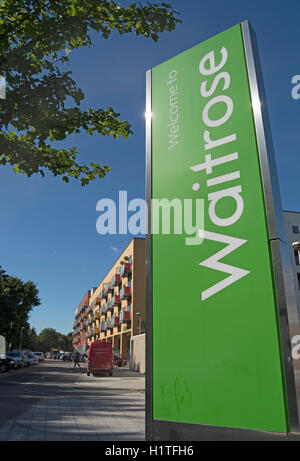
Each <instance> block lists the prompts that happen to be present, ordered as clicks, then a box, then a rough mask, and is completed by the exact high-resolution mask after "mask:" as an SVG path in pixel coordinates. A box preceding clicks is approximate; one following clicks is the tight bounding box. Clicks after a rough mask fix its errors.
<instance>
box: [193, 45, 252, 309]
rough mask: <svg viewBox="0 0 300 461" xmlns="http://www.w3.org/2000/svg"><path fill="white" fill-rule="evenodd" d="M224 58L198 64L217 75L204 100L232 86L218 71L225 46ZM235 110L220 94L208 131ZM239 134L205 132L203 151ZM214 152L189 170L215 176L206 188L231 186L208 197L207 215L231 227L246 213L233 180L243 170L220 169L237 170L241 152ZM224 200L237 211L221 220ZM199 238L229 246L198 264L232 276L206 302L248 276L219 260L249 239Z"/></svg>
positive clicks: (206, 112)
mask: <svg viewBox="0 0 300 461" xmlns="http://www.w3.org/2000/svg"><path fill="white" fill-rule="evenodd" d="M220 54H221V58H219V61H220V62H219V63H218V64H217V63H216V58H215V52H214V51H210V52H209V53H208V54H206V55H205V56H204V57H203V58H202V59H201V61H200V64H199V72H200V74H202V75H213V74H216V73H217V72H218V74H217V75H216V76H215V78H214V80H213V82H212V84H211V86H210V87H208V81H207V80H206V81H204V82H203V83H202V84H201V86H200V93H201V96H203V97H204V98H210V97H211V96H213V95H214V93H215V91H216V90H217V89H218V88H219V89H220V88H221V90H222V91H224V90H227V89H228V88H229V87H230V74H229V73H228V72H219V71H220V70H221V69H222V68H223V66H224V65H225V63H226V62H227V59H228V52H227V49H226V48H225V47H222V48H221V50H220ZM219 104H222V108H223V107H224V111H222V116H221V117H220V118H218V119H216V120H214V119H211V117H210V109H211V108H212V107H213V106H216V105H219ZM233 110H234V103H233V101H232V99H231V98H230V97H229V96H227V95H224V94H221V95H220V94H219V95H217V96H214V97H213V98H212V99H210V100H209V101H208V102H207V103H206V105H205V106H204V109H203V111H202V120H203V122H204V124H205V125H206V127H208V128H209V129H211V128H215V127H219V126H222V125H224V124H225V123H226V122H227V121H228V120H229V119H230V117H231V115H232V113H233ZM236 139H237V135H236V133H232V134H229V135H228V136H225V137H224V138H220V139H214V136H213V130H205V131H204V134H203V140H204V150H205V151H212V150H213V149H215V148H216V147H219V146H223V145H231V143H233V142H234V141H236ZM212 155H213V153H207V154H206V155H205V157H204V161H202V162H201V163H199V164H198V165H194V166H192V167H190V169H191V170H192V171H193V172H195V173H198V172H200V171H205V173H206V175H211V174H215V176H214V177H213V178H206V184H207V187H211V186H216V185H219V184H225V183H226V184H228V183H229V184H228V186H229V187H227V188H225V189H221V190H218V191H215V192H211V193H209V194H208V201H209V207H208V214H209V218H210V220H211V221H212V222H213V223H214V224H216V225H217V226H220V227H226V226H231V225H232V224H234V223H236V222H237V221H238V220H239V219H240V217H241V216H242V213H243V210H244V200H243V197H242V187H241V185H235V184H234V183H233V184H232V182H233V181H236V180H238V179H239V178H240V171H239V170H237V169H236V170H235V171H233V172H232V173H229V174H225V175H219V176H218V166H219V165H222V164H223V163H227V162H233V163H232V165H233V168H238V158H239V154H238V152H233V153H229V154H226V155H223V156H221V157H220V156H219V157H215V158H213V157H212ZM199 188H200V186H199V183H195V184H194V185H193V190H195V191H197V190H198V189H199ZM224 197H231V198H232V199H233V200H234V201H235V205H236V207H235V212H234V213H233V215H232V216H228V217H226V218H221V217H219V216H218V215H217V213H216V205H217V203H218V202H219V201H220V200H222V198H224ZM199 237H200V238H203V239H207V240H213V241H217V242H222V243H226V244H227V246H226V247H225V248H223V249H222V250H221V251H218V252H217V253H215V254H214V255H213V256H210V257H209V258H207V259H206V260H205V261H202V262H201V263H199V265H200V266H204V267H208V268H211V269H215V270H217V271H220V272H225V273H227V274H229V277H227V278H226V279H224V280H222V281H221V282H218V283H216V284H215V285H213V286H212V287H210V288H208V289H206V290H204V291H202V293H201V299H202V301H205V300H206V299H208V298H210V297H211V296H213V295H215V294H216V293H218V292H219V291H222V290H223V289H224V288H226V287H228V286H229V285H231V284H232V283H235V282H236V281H238V280H239V279H241V278H242V277H245V275H247V274H249V271H248V270H245V269H240V268H238V267H234V266H231V265H229V264H224V263H221V262H220V259H222V258H224V257H225V256H227V255H229V254H230V253H231V252H233V251H234V250H236V249H238V248H239V247H241V246H242V245H244V244H245V243H246V242H247V240H244V239H239V238H236V237H231V236H228V235H223V234H218V233H215V232H208V231H205V230H199Z"/></svg>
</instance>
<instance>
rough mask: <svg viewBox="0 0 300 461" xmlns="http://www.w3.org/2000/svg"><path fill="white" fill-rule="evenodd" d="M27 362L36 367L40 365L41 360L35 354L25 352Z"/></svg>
mask: <svg viewBox="0 0 300 461" xmlns="http://www.w3.org/2000/svg"><path fill="white" fill-rule="evenodd" d="M24 356H25V360H27V361H28V362H29V364H30V365H36V364H37V363H39V358H38V356H37V355H35V354H34V353H33V352H25V354H24Z"/></svg>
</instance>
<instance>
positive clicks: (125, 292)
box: [120, 286, 131, 299]
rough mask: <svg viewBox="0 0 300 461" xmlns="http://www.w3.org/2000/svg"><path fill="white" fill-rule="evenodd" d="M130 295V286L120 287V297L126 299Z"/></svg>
mask: <svg viewBox="0 0 300 461" xmlns="http://www.w3.org/2000/svg"><path fill="white" fill-rule="evenodd" d="M130 296H131V287H129V286H126V287H122V288H121V290H120V299H126V298H129V297H130Z"/></svg>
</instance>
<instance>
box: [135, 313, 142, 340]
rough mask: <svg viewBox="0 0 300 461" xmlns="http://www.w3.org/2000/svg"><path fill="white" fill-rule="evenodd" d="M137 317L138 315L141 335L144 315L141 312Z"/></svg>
mask: <svg viewBox="0 0 300 461" xmlns="http://www.w3.org/2000/svg"><path fill="white" fill-rule="evenodd" d="M135 315H137V316H138V317H139V326H138V331H139V335H140V334H141V332H142V318H141V316H142V313H141V312H136V313H135Z"/></svg>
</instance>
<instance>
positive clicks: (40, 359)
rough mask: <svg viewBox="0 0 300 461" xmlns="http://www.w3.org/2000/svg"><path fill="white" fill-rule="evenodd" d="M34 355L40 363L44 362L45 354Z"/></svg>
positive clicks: (37, 353)
mask: <svg viewBox="0 0 300 461" xmlns="http://www.w3.org/2000/svg"><path fill="white" fill-rule="evenodd" d="M34 354H35V355H36V356H37V357H38V359H39V362H42V361H43V360H44V359H45V356H44V353H43V352H34Z"/></svg>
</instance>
